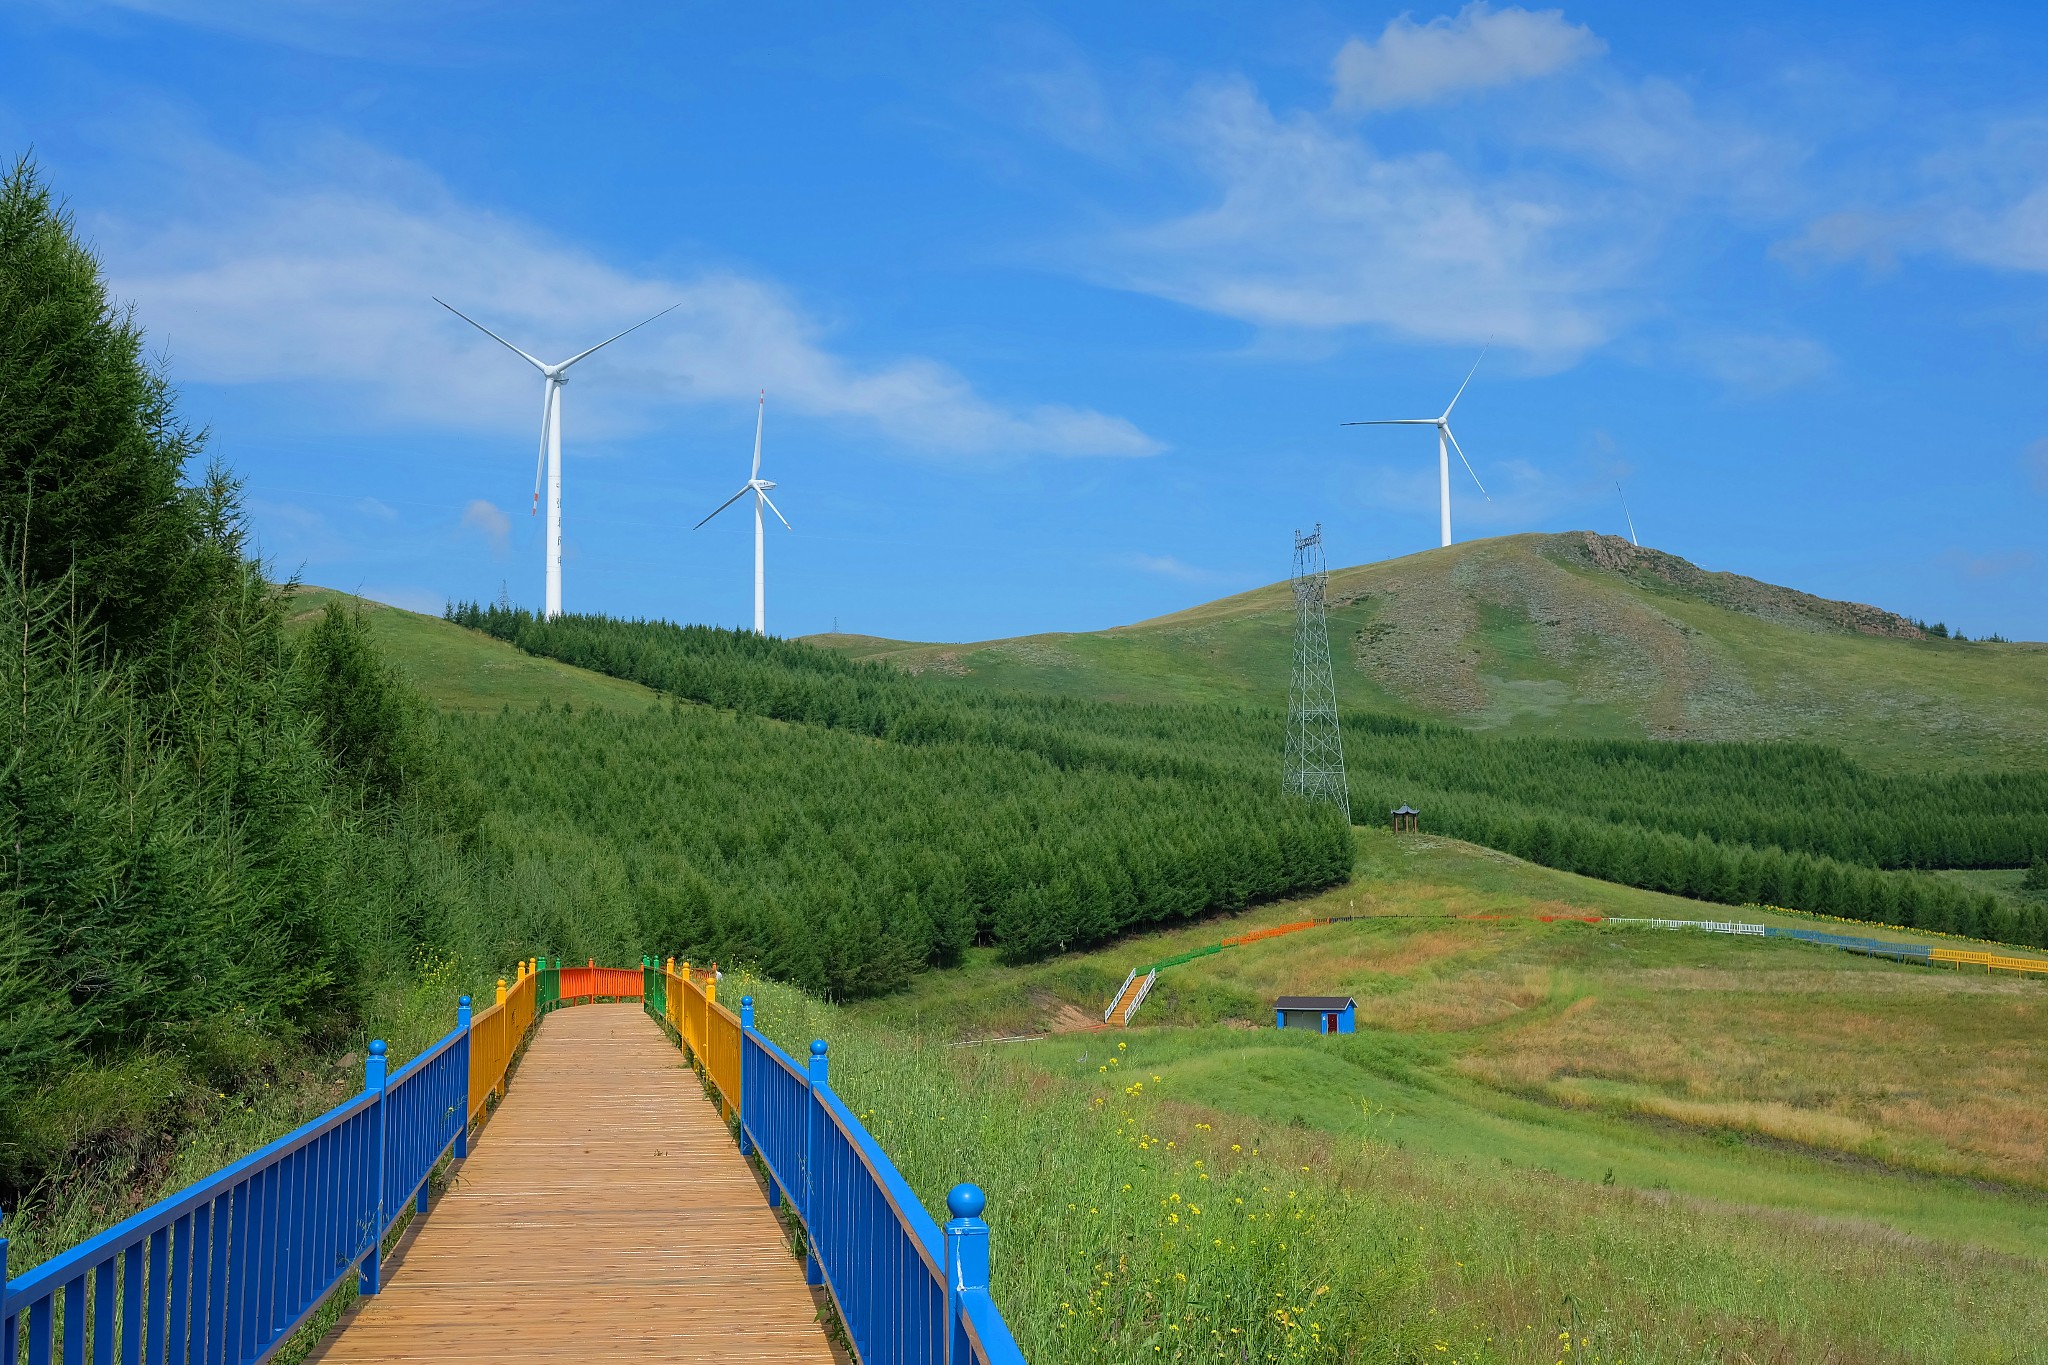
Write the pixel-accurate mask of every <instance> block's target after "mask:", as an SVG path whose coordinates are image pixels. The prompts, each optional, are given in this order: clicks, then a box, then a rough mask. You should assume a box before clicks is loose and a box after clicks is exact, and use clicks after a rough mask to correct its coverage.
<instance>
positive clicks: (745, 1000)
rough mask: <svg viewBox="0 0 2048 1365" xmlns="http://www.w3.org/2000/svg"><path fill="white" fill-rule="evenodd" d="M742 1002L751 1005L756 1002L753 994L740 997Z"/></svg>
mask: <svg viewBox="0 0 2048 1365" xmlns="http://www.w3.org/2000/svg"><path fill="white" fill-rule="evenodd" d="M740 1003H741V1004H742V1005H751V1004H753V1003H754V997H753V996H751V995H743V996H741V997H740Z"/></svg>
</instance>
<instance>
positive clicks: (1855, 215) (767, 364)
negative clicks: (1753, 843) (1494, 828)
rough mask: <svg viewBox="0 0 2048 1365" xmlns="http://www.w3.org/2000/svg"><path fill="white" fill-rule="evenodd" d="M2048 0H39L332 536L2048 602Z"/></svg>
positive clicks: (387, 596)
mask: <svg viewBox="0 0 2048 1365" xmlns="http://www.w3.org/2000/svg"><path fill="white" fill-rule="evenodd" d="M2043 70H2048V10H2044V8H2043V7H2041V6H2038V5H2019V4H2012V5H1975V6H1962V7H1957V8H1954V9H1950V10H1935V9H1930V8H1928V7H1927V6H1925V5H1915V6H1912V7H1908V6H1904V5H1887V4H1881V3H1866V4H1862V5H1857V6H1853V7H1852V6H1844V5H1839V4H1799V3H1783V0H1777V2H1774V3H1771V4H1760V3H1759V4H1746V3H1731V4H1721V5H1714V6H1649V5H1641V4H1618V3H1598V4H1586V5H1573V6H1570V7H1568V8H1565V9H1562V10H1555V9H1541V8H1538V9H1534V10H1525V9H1521V8H1517V7H1513V6H1501V5H1495V6H1492V7H1488V6H1487V5H1483V4H1471V5H1463V6H1461V5H1458V4H1451V5H1445V6H1436V7H1432V6H1428V5H1423V6H1418V7H1416V8H1414V9H1412V10H1402V9H1399V8H1397V7H1392V6H1386V5H1364V4H1358V5H1341V6H1340V5H1310V4H1292V3H1284V2H1282V3H1266V4H1260V5H1238V6H1224V5H1214V4H1167V5H1148V6H1136V5H1132V6H1101V5H1078V4H1077V5H1073V6H1067V7H1061V6H1049V5H1040V6H1026V5H1019V4H1007V5H999V6H998V5H980V4H960V3H956V4H947V5H937V4H934V5H930V6H927V7H917V8H884V7H882V6H879V5H871V6H858V7H856V6H843V7H828V6H816V5H786V4H772V3H771V4H764V3H756V4H752V5H747V6H710V5H701V4H678V5H667V6H641V5H592V4H577V3H574V2H573V0H560V2H559V3H551V4H547V5H524V4H509V3H494V4H485V3H482V2H481V0H461V2H457V0H449V2H447V3H436V0H405V2H403V3H400V2H399V0H358V2H357V3H342V2H341V0H329V2H323V3H286V2H285V0H260V2H259V0H250V2H249V3H240V2H239V0H237V2H234V3H228V2H223V3H202V0H128V2H126V3H91V0H0V146H5V147H7V148H11V149H21V148H27V147H33V148H34V150H35V153H36V155H37V157H38V158H39V160H40V161H41V163H42V165H43V167H44V170H45V172H46V174H47V175H48V177H49V178H50V179H51V180H52V181H53V182H54V183H55V184H56V186H57V187H58V188H59V189H60V190H61V191H62V192H63V193H64V194H65V195H66V196H68V198H69V199H70V201H71V204H72V207H73V209H74V211H75V212H76V214H77V216H78V219H79V222H80V224H81V226H82V227H83V229H84V230H85V232H86V234H87V235H88V236H89V237H90V238H91V239H92V240H93V241H94V243H95V244H96V245H97V247H98V249H99V250H100V252H101V254H102V257H103V259H104V261H105V264H106V268H107V271H108V274H109V276H110V278H111V279H112V281H113V282H114V287H115V288H116V290H117V291H118V293H119V294H120V296H121V297H122V298H124V299H126V300H128V301H130V302H132V303H133V305H134V307H135V309H136V312H137V315H138V317H139V319H140V321H141V322H142V323H143V325H144V326H145V327H146V328H147V329H148V330H149V333H150V336H151V338H152V342H153V344H154V345H155V346H156V347H158V348H159V349H160V350H161V351H162V353H163V354H164V355H165V356H166V357H167V359H168V362H169V365H170V368H171V372H172V374H173V376H174V378H175V379H176V380H177V382H178V383H179V386H180V388H181V390H182V393H183V395H184V399H183V401H184V407H185V411H186V413H187V415H188V416H189V417H190V418H191V419H193V420H194V421H195V422H197V423H201V424H204V425H206V426H208V427H210V428H211V430H212V433H213V449H214V451H215V452H216V453H217V454H218V455H220V456H221V457H223V458H225V459H226V460H227V461H229V462H230V463H231V464H232V465H233V466H234V468H235V469H236V470H237V471H238V472H239V473H240V474H241V475H242V477H243V478H244V479H245V480H246V484H247V492H248V498H249V506H250V511H251V515H252V520H253V522H254V524H255V527H256V529H257V531H258V534H259V536H260V539H261V543H262V547H263V550H264V552H265V553H266V554H267V555H268V556H270V557H271V559H272V560H273V562H274V564H275V565H276V567H277V568H278V569H279V570H280V571H283V572H291V571H295V570H296V571H299V572H301V573H303V575H304V576H305V577H306V578H307V579H308V580H309V581H312V582H317V583H323V584H328V585H332V586H336V587H343V588H351V589H356V590H359V591H362V592H365V593H367V594H369V595H371V596H374V597H379V598H382V599H384V600H387V601H392V602H396V603H399V604H401V605H407V606H414V607H421V608H427V609H433V608H436V607H438V605H439V604H440V603H441V602H442V601H443V600H444V599H446V598H448V597H451V596H453V597H483V598H492V597H495V596H497V594H498V593H499V591H500V588H501V585H502V586H503V587H504V588H505V589H506V590H508V591H509V592H510V594H511V596H512V597H513V599H514V600H515V601H519V602H521V603H525V604H529V605H534V604H537V603H538V602H539V600H540V595H541V567H542V566H541V556H540V529H539V523H538V521H537V520H536V519H534V518H533V517H531V516H530V515H529V510H528V509H529V506H530V502H531V482H532V477H533V466H534V456H535V452H536V445H537V437H538V422H539V407H540V391H539V390H540V383H539V380H538V377H537V376H535V375H534V374H533V373H532V372H531V371H529V370H527V369H526V368H525V367H524V365H523V364H522V363H521V362H520V361H519V360H518V359H517V358H516V357H513V356H511V355H509V354H508V353H506V352H504V351H502V350H500V349H498V348H497V347H496V346H495V345H494V344H493V343H491V342H490V341H489V340H488V339H486V338H483V337H481V336H478V335H477V334H475V333H474V332H471V331H469V329H467V328H466V327H464V326H463V324H461V323H460V322H458V321H457V320H455V319H454V318H452V317H449V316H448V315H447V314H445V313H443V312H442V311H441V310H440V309H439V308H437V307H436V306H435V305H434V304H433V302H432V301H431V297H430V296H431V295H434V294H439V295H441V296H442V297H444V298H447V299H449V300H450V301H451V302H453V303H455V304H456V306H458V307H461V308H463V309H464V310H465V311H467V312H470V313H471V314H472V315H473V316H476V317H478V318H479V319H481V320H483V321H485V322H487V323H489V324H490V325H492V326H493V327H494V328H496V329H498V330H500V331H502V332H503V333H504V334H505V335H507V336H508V337H509V338H511V339H512V340H513V341H515V342H517V343H518V344H520V345H521V346H524V347H526V348H527V349H529V350H533V351H536V352H539V353H542V354H545V355H549V356H550V358H552V357H553V356H554V355H556V354H567V353H570V352H572V351H575V350H578V349H581V348H582V347H584V346H587V345H589V344H591V343H592V342H595V341H597V340H599V339H601V338H602V337H604V336H606V335H608V334H610V333H611V332H613V331H616V330H618V329H619V328H620V327H623V326H626V325H627V324H629V323H631V322H634V321H637V320H638V319H639V318H640V317H642V316H644V315H645V314H647V313H651V312H653V311H654V310H655V309H657V308H662V307H666V306H668V305H670V304H677V305H679V306H678V307H677V308H676V310H675V311H674V312H673V313H671V314H669V315H668V316H667V317H666V318H664V319H663V320H662V321H660V322H658V323H656V324H654V325H653V326H651V327H649V328H647V329H645V330H644V331H642V332H639V333H635V334H634V335H633V336H632V337H630V338H628V339H627V340H625V341H622V342H620V343H619V344H618V345H617V346H615V347H613V348H611V349H610V350H608V351H606V352H603V353H601V354H600V355H598V356H595V357H593V358H592V359H591V360H589V361H587V362H585V364H584V365H582V366H580V367H579V368H578V369H577V371H576V372H575V373H574V376H573V379H572V382H571V383H570V385H569V387H568V391H567V396H566V400H565V404H564V447H565V452H566V459H565V475H564V482H565V497H564V504H565V526H566V532H565V541H566V545H567V565H566V570H565V579H566V593H565V596H566V603H567V606H568V608H569V609H570V610H589V611H605V612H611V613H615V614H623V615H658V616H666V617H671V618H675V619H681V620H696V621H710V622H715V623H720V624H739V623H742V622H744V621H745V620H746V619H748V617H749V614H750V611H751V581H752V580H751V545H750V544H749V540H750V537H751V526H750V525H748V524H747V522H748V519H746V518H744V517H738V516H732V515H730V514H728V516H727V517H723V518H720V519H719V520H718V521H716V522H714V523H712V524H711V525H710V526H708V527H706V528H705V529H704V530H701V531H695V532H693V531H692V530H691V529H690V528H691V526H692V524H693V523H695V522H696V521H697V519H698V518H699V517H701V516H702V515H703V514H704V513H705V512H707V511H709V510H710V509H711V508H712V507H714V506H716V505H717V504H718V502H719V501H721V500H722V499H724V498H725V497H726V496H727V495H728V494H729V493H731V491H732V490H733V489H734V488H736V487H738V486H739V484H740V482H741V481H742V480H743V479H744V478H745V477H746V472H747V459H748V448H749V445H750V442H751V436H752V431H751V428H752V423H753V417H754V395H755V393H756V391H757V390H759V389H761V388H764V387H765V388H766V389H767V391H768V407H767V439H766V460H765V464H764V470H763V472H764V474H765V475H767V476H768V477H770V478H774V479H776V480H778V481H779V482H780V485H781V487H780V489H779V490H778V492H777V495H776V496H777V501H778V502H779V504H780V505H781V507H782V509H783V510H784V512H785V513H786V514H787V515H788V516H789V518H790V521H791V522H792V523H793V524H794V526H795V528H796V529H795V531H794V532H784V531H782V530H781V529H780V528H773V529H772V539H771V541H770V543H769V546H768V555H769V560H768V574H769V624H770V628H771V629H773V630H774V631H776V632H777V633H779V634H801V633H806V632H812V631H819V630H826V629H830V628H832V626H833V625H834V624H835V623H836V624H837V625H838V626H839V627H840V628H842V629H845V630H849V631H864V632H870V633H874V634H884V635H895V636H903V637H910V638H920V639H973V638H983V637H991V636H999V635H1009V634H1016V633H1023V632H1028V631H1038V630H1051V629H1088V628H1097V627H1102V626H1108V625H1114V624H1119V623H1122V622H1127V621H1131V620H1136V619H1140V618H1142V617H1146V616H1150V615H1154V614H1158V613H1161V612H1166V611H1171V610H1175V609H1177V608H1179V607H1182V606H1186V605H1190V604H1192V603H1194V602H1197V601H1202V600H1205V599H1208V598H1211V597H1215V596H1220V595H1222V594H1224V593H1227V592H1232V591H1237V590H1240V589H1243V588H1247V587H1251V586H1255V585H1257V584H1260V583H1264V582H1269V581H1272V580H1274V579H1276V578H1279V577H1282V576H1284V575H1285V573H1286V570H1287V567H1288V561H1289V534H1290V533H1291V532H1292V531H1293V530H1294V529H1295V528H1296V527H1305V526H1307V525H1309V524H1310V523H1313V522H1317V521H1320V522H1322V523H1323V524H1324V525H1325V526H1326V528H1327V530H1328V537H1329V545H1330V553H1331V562H1332V563H1333V564H1337V563H1360V562H1364V561H1367V560H1373V559H1379V558H1384V557H1388V556H1393V555H1399V554H1405V553H1409V552H1411V551H1415V550H1421V549H1426V548H1429V547H1430V546H1432V545H1434V544H1435V542H1436V505H1435V501H1436V492H1435V451H1434V449H1433V448H1432V446H1433V441H1432V439H1431V438H1430V436H1429V434H1428V433H1427V432H1426V431H1417V430H1414V429H1402V428H1393V429H1387V428H1380V429H1357V428H1353V429H1349V430H1346V429H1342V428H1340V426H1339V425H1338V424H1339V423H1340V422H1343V421H1345V420H1348V419H1354V418H1366V417H1380V416H1419V415H1427V414H1430V413H1433V412H1434V411H1435V410H1436V409H1438V408H1440V407H1441V406H1442V405H1443V403H1444V402H1445V401H1446V400H1447V399H1448V398H1449V396H1450V394H1451V392H1452V391H1453V390H1454V389H1455V388H1456V386H1457V383H1458V381H1459V380H1460V378H1461V377H1462V376H1463V375H1464V373H1465V371H1466V369H1467V368H1468V367H1469V366H1470V365H1471V364H1472V362H1473V359H1474V358H1475V357H1476V356H1477V354H1478V353H1479V350H1480V348H1481V347H1482V346H1483V345H1485V344H1486V343H1487V341H1488V339H1489V338H1492V342H1493V349H1492V351H1491V353H1490V354H1489V355H1488V356H1487V359H1486V361H1485V364H1484V366H1483V367H1482V368H1481V370H1480V371H1479V374H1478V377H1477V378H1476V379H1475V380H1474V382H1473V384H1472V387H1471V389H1470V390H1469V391H1468V392H1467V393H1466V395H1465V397H1464V399H1463V400H1462V401H1461V403H1460V405H1459V409H1458V422H1457V431H1458V435H1459V438H1460V440H1461V441H1462V442H1463V444H1464V447H1465V449H1466V451H1467V452H1468V453H1469V454H1470V456H1471V457H1472V460H1473V463H1474V465H1475V466H1476V468H1477V470H1478V473H1479V475H1480V477H1481V478H1483V479H1484V480H1485V481H1486V484H1487V487H1488V488H1489V489H1490V490H1491V492H1492V500H1491V501H1490V502H1489V501H1486V500H1484V499H1482V498H1481V497H1480V496H1479V493H1478V491H1477V490H1476V489H1475V488H1474V487H1473V486H1472V484H1471V482H1470V480H1468V479H1467V478H1466V477H1465V475H1464V474H1463V472H1462V471H1458V472H1457V482H1456V483H1455V484H1454V486H1453V501H1454V517H1455V521H1456V531H1457V534H1458V536H1459V538H1460V539H1466V538H1471V537H1475V536H1481V535H1498V534H1506V533H1511V532H1516V531H1527V530H1565V529H1574V528H1588V527H1589V528H1593V529H1598V530H1603V531H1610V532H1618V531H1620V530H1621V528H1622V517H1621V508H1620V505H1619V503H1618V501H1617V498H1616V496H1615V490H1614V484H1615V482H1616V481H1617V480H1620V481H1621V482H1623V483H1624V484H1625V485H1626V487H1627V490H1628V498H1629V502H1630V505H1631V506H1632V508H1633V511H1634V515H1635V520H1636V524H1637V527H1638V529H1639V530H1640V532H1641V534H1642V538H1643V541H1644V543H1645V544H1652V545H1656V546H1658V547H1660V548H1663V549H1668V550H1671V551H1673V552H1675V553H1678V554H1682V555H1685V556H1687V557H1688V558H1691V559H1693V560H1695V561H1697V562H1699V563H1701V564H1703V565H1706V566H1707V567H1710V568H1717V569H1731V570H1735V571H1738V572H1742V573H1748V574H1752V575H1755V576H1757V577H1761V578H1765V579H1770V580H1773V581H1776V582H1782V583H1787V584H1790V585H1793V586H1796V587H1800V588H1804V589H1807V590H1809V591H1813V592H1819V593H1823V594H1826V595H1828V596H1834V597H1846V598H1851V599H1855V600H1860V601H1868V602H1874V603H1877V604H1879V605H1882V606H1886V607H1890V608H1893V609H1895V610H1899V611H1903V612H1906V613H1908V614H1910V615H1914V616H1920V617H1925V618H1926V619H1928V620H1936V619H1940V620H1944V621H1947V622H1949V623H1950V624H1951V625H1955V626H1958V627H1960V628H1962V629H1964V630H1967V631H1968V632H1970V633H1971V634H1973V635H1976V634H1982V633H1986V632H1989V631H1994V630H1996V631H2001V632H2003V633H2004V634H2006V635H2008V636H2011V637H2014V638H2031V639H2043V638H2048V599H2044V594H2043V591H2042V588H2043V579H2044V574H2048V560H2044V556H2048V536H2044V533H2043V530H2042V525H2043V514H2044V512H2048V383H2044V382H2043V380H2042V375H2043V370H2044V361H2048V87H2044V86H2043V84H2042V82H2041V80H2040V74H2039V73H2040V72H2041V71H2043Z"/></svg>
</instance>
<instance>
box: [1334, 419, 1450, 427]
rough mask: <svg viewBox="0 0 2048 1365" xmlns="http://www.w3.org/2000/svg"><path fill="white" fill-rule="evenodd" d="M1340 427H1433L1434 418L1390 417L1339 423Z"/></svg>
mask: <svg viewBox="0 0 2048 1365" xmlns="http://www.w3.org/2000/svg"><path fill="white" fill-rule="evenodd" d="M1337 425H1338V426H1340V427H1433V426H1435V425H1436V418H1434V417H1388V418H1385V419H1383V420H1381V421H1378V422H1339V423H1338V424H1337Z"/></svg>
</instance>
